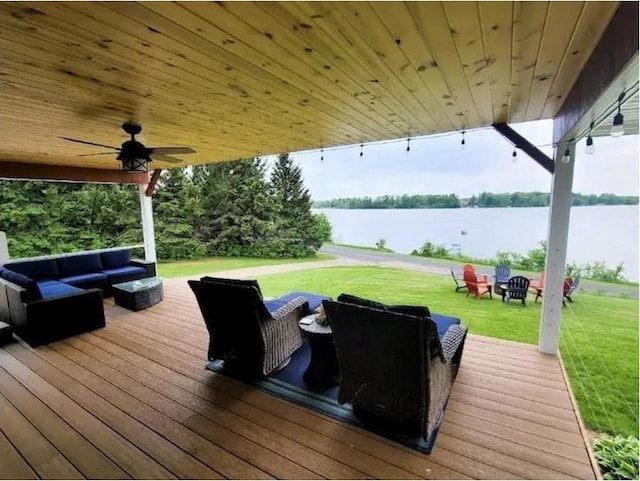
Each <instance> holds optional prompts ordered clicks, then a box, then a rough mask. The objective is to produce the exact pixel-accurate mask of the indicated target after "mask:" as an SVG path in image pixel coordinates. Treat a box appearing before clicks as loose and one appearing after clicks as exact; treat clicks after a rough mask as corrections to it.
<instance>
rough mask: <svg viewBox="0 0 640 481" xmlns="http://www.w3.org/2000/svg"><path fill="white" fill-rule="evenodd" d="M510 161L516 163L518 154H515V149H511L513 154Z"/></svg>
mask: <svg viewBox="0 0 640 481" xmlns="http://www.w3.org/2000/svg"><path fill="white" fill-rule="evenodd" d="M511 160H512V161H514V162H517V161H518V153H517V152H516V148H515V147H514V148H513V153H512V154H511Z"/></svg>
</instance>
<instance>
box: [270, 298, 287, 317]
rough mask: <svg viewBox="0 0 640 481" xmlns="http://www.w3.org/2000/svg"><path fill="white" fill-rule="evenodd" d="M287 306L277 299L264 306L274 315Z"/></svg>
mask: <svg viewBox="0 0 640 481" xmlns="http://www.w3.org/2000/svg"><path fill="white" fill-rule="evenodd" d="M286 304H287V303H286V302H280V301H278V300H276V299H273V300H271V301H264V306H265V307H266V308H267V311H269V312H270V313H272V314H273V313H274V312H275V311H277V310H278V309H280V308H281V307H282V306H285V305H286Z"/></svg>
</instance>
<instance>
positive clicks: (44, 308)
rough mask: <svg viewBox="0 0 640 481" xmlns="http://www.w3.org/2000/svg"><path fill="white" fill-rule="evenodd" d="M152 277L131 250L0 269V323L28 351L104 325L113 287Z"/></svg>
mask: <svg viewBox="0 0 640 481" xmlns="http://www.w3.org/2000/svg"><path fill="white" fill-rule="evenodd" d="M155 275H156V266H155V263H154V262H147V261H143V260H132V259H131V251H130V250H129V249H118V250H111V251H105V252H98V253H96V252H91V253H86V254H77V255H61V256H58V257H53V256H48V257H46V258H39V259H29V260H21V261H17V262H10V263H7V264H5V265H3V266H0V320H2V321H4V322H7V323H9V324H11V325H12V326H13V328H14V330H15V332H16V333H17V334H18V336H20V337H21V338H22V339H23V340H25V341H26V342H28V343H29V344H30V345H31V346H39V345H42V344H48V343H50V342H53V341H56V340H59V339H64V338H65V337H69V336H73V335H76V334H79V333H82V332H86V331H91V330H93V329H98V328H101V327H104V326H105V320H104V307H103V305H102V299H103V297H109V296H110V295H111V286H112V285H114V284H118V283H121V282H127V281H132V280H137V279H142V278H145V277H153V276H155Z"/></svg>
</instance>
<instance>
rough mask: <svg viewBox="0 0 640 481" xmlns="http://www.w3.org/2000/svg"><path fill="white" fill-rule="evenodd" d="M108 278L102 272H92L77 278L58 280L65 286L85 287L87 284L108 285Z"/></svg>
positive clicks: (70, 277)
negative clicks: (101, 283)
mask: <svg viewBox="0 0 640 481" xmlns="http://www.w3.org/2000/svg"><path fill="white" fill-rule="evenodd" d="M108 279H109V278H108V276H107V275H106V274H103V273H102V272H91V273H89V274H78V275H76V276H69V277H63V278H62V279H58V280H59V281H60V282H64V283H65V284H71V285H72V286H85V285H87V284H97V283H100V282H104V283H106V282H107V280H108Z"/></svg>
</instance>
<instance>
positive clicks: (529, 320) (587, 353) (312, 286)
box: [259, 267, 638, 435]
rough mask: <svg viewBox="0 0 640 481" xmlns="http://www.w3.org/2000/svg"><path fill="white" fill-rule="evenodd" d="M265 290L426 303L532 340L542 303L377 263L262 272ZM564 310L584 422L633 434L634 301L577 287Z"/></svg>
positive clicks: (564, 346) (474, 328) (567, 356)
mask: <svg viewBox="0 0 640 481" xmlns="http://www.w3.org/2000/svg"><path fill="white" fill-rule="evenodd" d="M259 280H260V286H261V287H262V290H263V291H264V293H265V295H268V296H277V295H279V294H283V293H285V292H288V291H292V290H297V291H310V292H318V293H323V294H326V295H329V296H332V297H334V298H335V297H337V296H338V295H339V294H340V293H342V292H348V293H351V294H355V295H359V296H362V297H367V298H371V299H375V300H378V301H382V302H387V303H399V304H413V305H427V306H428V307H429V308H430V309H431V310H432V311H433V312H438V313H442V314H447V315H451V316H456V317H460V318H461V319H462V320H463V322H464V323H466V324H467V325H468V326H469V330H470V332H472V333H475V334H480V335H484V336H490V337H496V338H501V339H508V340H513V341H521V342H526V343H530V344H536V343H537V342H538V330H539V323H540V309H541V303H538V304H534V302H533V298H531V299H530V301H529V302H528V303H527V306H526V307H524V306H522V305H521V304H520V303H511V304H503V303H502V302H500V300H499V299H500V298H499V296H494V299H493V300H492V301H490V300H489V299H488V298H486V297H483V298H482V299H481V300H479V301H476V300H475V299H473V298H471V297H469V298H466V297H465V295H464V293H462V292H457V293H456V292H454V285H453V281H452V280H451V279H450V278H447V277H445V276H437V275H430V274H423V273H419V272H410V271H404V270H398V269H386V268H380V267H335V268H326V269H314V270H307V271H299V272H291V273H287V274H277V275H268V276H262V277H260V278H259ZM574 301H575V302H574V303H572V304H569V305H568V306H567V307H566V308H564V309H563V321H562V336H561V346H560V348H561V352H562V357H563V360H564V363H565V366H566V368H567V371H568V373H569V377H570V379H571V385H572V389H573V392H574V394H575V396H576V399H577V401H578V405H579V407H580V411H581V414H582V417H583V419H584V421H585V423H586V424H587V425H588V426H589V427H590V428H591V429H594V430H597V431H606V432H609V433H612V434H623V435H630V434H635V435H637V433H638V300H637V299H621V298H612V297H605V296H598V295H592V294H587V293H583V292H580V291H578V292H577V293H576V294H575V295H574Z"/></svg>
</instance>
